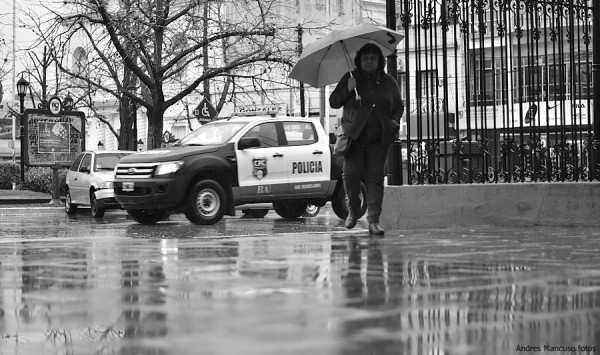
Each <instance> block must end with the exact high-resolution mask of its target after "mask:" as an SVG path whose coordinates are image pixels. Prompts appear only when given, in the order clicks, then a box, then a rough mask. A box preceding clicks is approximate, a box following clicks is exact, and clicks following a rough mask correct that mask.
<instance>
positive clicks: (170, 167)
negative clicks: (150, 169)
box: [154, 161, 183, 175]
mask: <svg viewBox="0 0 600 355" xmlns="http://www.w3.org/2000/svg"><path fill="white" fill-rule="evenodd" d="M182 166H183V162H182V161H169V162H166V163H160V164H158V166H157V167H156V170H154V175H166V174H172V173H174V172H176V171H177V170H179V169H181V167H182Z"/></svg>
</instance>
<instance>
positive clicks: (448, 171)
mask: <svg viewBox="0 0 600 355" xmlns="http://www.w3.org/2000/svg"><path fill="white" fill-rule="evenodd" d="M398 4H399V5H398V6H399V7H398V10H399V11H398V18H399V23H400V28H399V29H400V30H403V31H404V33H405V36H406V37H405V38H404V41H403V42H402V43H401V44H400V47H399V48H398V83H399V85H400V88H401V92H402V96H403V99H404V100H405V106H406V111H405V114H404V118H403V122H402V127H401V135H400V140H399V141H398V142H396V144H395V145H394V147H393V150H395V151H396V154H392V155H391V157H392V158H393V159H398V158H399V155H400V154H401V155H402V158H401V161H402V172H403V176H404V178H403V179H402V180H403V182H402V183H403V184H445V183H501V182H502V183H504V182H530V181H531V182H547V181H588V180H592V179H594V177H595V178H600V174H598V173H600V169H598V168H597V169H590V167H591V164H592V154H591V153H592V149H591V148H592V141H593V139H594V137H593V127H592V126H593V105H594V102H593V99H592V89H593V87H592V41H591V35H592V20H593V16H592V11H593V9H592V5H593V4H592V1H583V0H560V1H535V0H493V1H492V0H490V1H488V0H400V1H399V3H398ZM392 163H393V164H388V165H389V166H392V167H393V166H394V165H397V164H398V162H397V161H395V162H392ZM590 171H595V172H596V174H595V176H592V174H591V173H590Z"/></svg>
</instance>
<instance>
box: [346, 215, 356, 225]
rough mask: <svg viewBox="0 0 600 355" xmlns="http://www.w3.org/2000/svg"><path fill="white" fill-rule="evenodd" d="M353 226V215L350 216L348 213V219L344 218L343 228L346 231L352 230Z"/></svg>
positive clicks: (354, 220)
mask: <svg viewBox="0 0 600 355" xmlns="http://www.w3.org/2000/svg"><path fill="white" fill-rule="evenodd" d="M355 225H356V218H354V215H352V214H351V213H348V217H346V222H345V223H344V226H346V228H348V229H352V228H354V226H355Z"/></svg>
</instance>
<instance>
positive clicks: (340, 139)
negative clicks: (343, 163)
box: [333, 133, 352, 157]
mask: <svg viewBox="0 0 600 355" xmlns="http://www.w3.org/2000/svg"><path fill="white" fill-rule="evenodd" d="M351 145H352V138H350V137H348V136H347V135H345V134H343V133H342V134H340V135H338V136H337V140H336V141H335V147H334V148H333V155H334V156H337V157H344V156H346V154H348V151H350V146H351Z"/></svg>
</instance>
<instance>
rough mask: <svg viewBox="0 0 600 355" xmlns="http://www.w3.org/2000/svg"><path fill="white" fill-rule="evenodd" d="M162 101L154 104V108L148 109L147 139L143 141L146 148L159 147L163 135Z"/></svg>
mask: <svg viewBox="0 0 600 355" xmlns="http://www.w3.org/2000/svg"><path fill="white" fill-rule="evenodd" d="M163 106H164V103H162V104H159V105H155V106H154V109H152V110H148V111H147V112H146V115H147V116H148V139H147V142H144V143H145V144H144V146H145V148H146V149H155V148H160V145H161V143H162V135H163V119H164V107H163Z"/></svg>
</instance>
